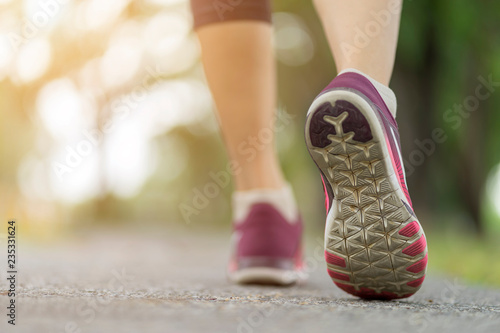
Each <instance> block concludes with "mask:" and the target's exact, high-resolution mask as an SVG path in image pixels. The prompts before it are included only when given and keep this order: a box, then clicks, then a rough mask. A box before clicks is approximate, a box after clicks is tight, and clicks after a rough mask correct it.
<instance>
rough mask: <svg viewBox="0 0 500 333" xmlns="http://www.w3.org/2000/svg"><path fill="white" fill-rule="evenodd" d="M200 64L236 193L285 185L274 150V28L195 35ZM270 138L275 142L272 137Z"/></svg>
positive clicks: (241, 27)
mask: <svg viewBox="0 0 500 333" xmlns="http://www.w3.org/2000/svg"><path fill="white" fill-rule="evenodd" d="M197 32H198V37H199V39H200V43H201V48H202V61H203V65H204V68H205V74H206V77H207V81H208V84H209V86H210V90H211V91H212V95H213V98H214V100H215V104H216V107H217V112H218V116H219V122H220V126H221V130H222V134H223V137H224V141H225V144H226V147H227V151H228V154H229V158H230V159H231V160H232V161H235V162H236V163H238V165H239V166H241V170H242V171H241V172H239V173H238V174H237V175H235V186H236V190H238V191H245V190H250V189H256V188H258V189H262V188H267V189H277V188H282V187H283V186H284V185H285V183H284V180H283V175H282V172H281V167H280V165H279V161H278V157H277V154H276V150H275V145H274V135H273V133H274V128H273V123H274V122H273V119H274V116H275V109H276V72H275V63H274V59H273V55H272V49H271V47H272V46H271V37H272V27H271V24H269V23H268V22H264V21H257V20H233V21H229V22H223V23H220V24H209V25H205V26H201V27H199V28H198V29H197ZM270 133H271V135H272V136H271V137H269V134H270Z"/></svg>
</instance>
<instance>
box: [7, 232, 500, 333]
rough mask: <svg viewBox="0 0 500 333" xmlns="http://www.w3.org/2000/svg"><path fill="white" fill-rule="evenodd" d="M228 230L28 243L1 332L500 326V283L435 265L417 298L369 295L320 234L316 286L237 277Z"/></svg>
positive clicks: (315, 247) (312, 266)
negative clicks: (450, 273) (472, 281)
mask: <svg viewBox="0 0 500 333" xmlns="http://www.w3.org/2000/svg"><path fill="white" fill-rule="evenodd" d="M227 238H228V237H227V235H221V234H214V233H199V234H197V235H188V234H187V233H185V232H175V233H174V232H170V233H169V232H167V231H159V232H155V233H154V234H153V235H149V236H146V235H137V234H136V235H134V234H132V233H130V232H126V233H124V232H109V231H108V232H104V231H100V232H98V233H97V232H96V233H95V234H85V235H81V236H80V237H78V238H67V239H66V240H65V241H64V242H57V243H52V244H51V245H49V244H45V245H43V246H42V245H41V244H34V243H30V244H27V243H28V242H27V241H26V242H24V243H23V242H21V244H20V251H21V254H20V258H19V259H20V267H19V285H18V297H17V319H16V323H17V324H16V326H15V327H13V326H11V325H8V324H7V317H6V315H5V314H6V311H7V309H6V306H7V301H8V298H7V296H6V283H5V281H6V276H5V265H3V264H2V266H0V267H1V270H2V271H1V272H0V277H1V281H2V282H1V284H0V304H1V307H0V318H1V319H0V320H1V321H0V332H2V333H3V332H29V333H45V332H48V333H60V332H81V333H84V332H103V333H104V332H105V333H112V332H162V333H163V332H242V333H243V332H244V333H251V332H369V333H377V332H440V333H442V332H467V333H472V332H500V290H492V289H490V290H488V289H485V288H478V287H471V286H466V285H465V284H463V282H461V281H459V280H456V279H454V278H443V277H440V276H437V275H433V274H432V272H430V277H429V278H428V279H427V280H426V282H425V284H424V286H423V288H422V290H421V291H420V292H419V293H418V294H417V295H415V296H413V297H412V298H410V299H408V300H404V301H391V302H380V301H362V300H359V299H356V298H354V297H351V296H349V295H347V294H345V293H343V292H341V291H339V290H338V289H336V287H334V285H333V284H332V283H331V281H330V280H329V277H328V275H327V274H326V273H325V264H324V262H323V260H322V255H321V251H320V250H321V246H320V245H319V244H320V241H319V240H314V239H312V240H310V241H309V242H308V252H307V262H308V266H309V271H310V279H309V282H308V283H307V284H305V285H302V286H296V287H291V288H277V287H262V286H251V287H242V286H234V285H230V284H228V283H226V280H225V276H224V268H225V264H226V260H227V253H226V248H227V247H228V240H227ZM4 245H5V242H4V243H3V244H2V248H3V246H4ZM2 260H3V259H2ZM431 260H432V257H431ZM2 309H3V310H2Z"/></svg>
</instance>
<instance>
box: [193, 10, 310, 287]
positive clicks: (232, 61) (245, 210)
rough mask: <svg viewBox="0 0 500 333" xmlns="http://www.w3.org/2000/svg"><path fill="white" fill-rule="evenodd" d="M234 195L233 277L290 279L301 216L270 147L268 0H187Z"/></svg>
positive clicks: (296, 263) (272, 95)
mask: <svg viewBox="0 0 500 333" xmlns="http://www.w3.org/2000/svg"><path fill="white" fill-rule="evenodd" d="M191 4H192V8H193V14H194V15H193V16H194V21H195V28H196V31H197V33H198V37H199V39H200V44H201V49H202V61H203V65H204V68H205V74H206V77H207V81H208V84H209V86H210V90H211V91H212V95H213V98H214V100H215V104H216V106H217V112H218V116H219V122H220V126H221V130H222V134H223V136H224V141H225V145H226V148H227V151H228V154H229V157H230V159H231V160H232V161H233V162H235V163H237V164H238V166H239V167H240V170H241V171H240V172H239V173H238V174H236V175H235V185H236V192H235V193H234V195H233V226H234V236H233V237H234V242H233V245H234V248H233V254H232V258H231V261H230V264H229V269H228V273H229V274H228V276H229V278H230V279H231V280H232V281H234V282H239V283H248V282H259V283H273V284H289V283H292V282H295V281H297V280H298V279H299V278H300V276H299V275H298V274H297V272H298V270H299V269H300V267H301V247H300V243H301V234H302V220H301V218H300V215H299V213H298V210H297V206H296V204H295V199H294V198H293V193H292V190H291V188H290V187H289V186H288V185H287V184H286V183H285V181H284V179H283V174H282V171H281V167H280V165H279V160H278V157H277V154H276V150H275V146H274V117H275V109H276V69H275V63H274V58H273V54H272V44H271V38H272V27H271V10H270V1H269V0H252V1H249V0H247V1H243V0H234V1H228V2H223V1H213V0H191Z"/></svg>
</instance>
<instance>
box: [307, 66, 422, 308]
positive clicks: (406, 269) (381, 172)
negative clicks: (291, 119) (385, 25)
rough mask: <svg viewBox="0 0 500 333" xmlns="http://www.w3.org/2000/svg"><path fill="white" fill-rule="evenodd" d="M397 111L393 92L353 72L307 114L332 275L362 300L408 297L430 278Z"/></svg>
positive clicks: (325, 92) (342, 77)
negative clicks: (320, 185)
mask: <svg viewBox="0 0 500 333" xmlns="http://www.w3.org/2000/svg"><path fill="white" fill-rule="evenodd" d="M388 105H389V107H388ZM395 109H396V99H395V96H394V93H393V92H392V90H390V89H389V88H388V87H385V86H383V85H382V84H380V83H378V82H377V81H375V80H373V79H371V78H369V77H368V76H366V75H364V74H363V73H361V72H359V71H356V70H352V69H350V70H346V71H344V72H342V73H340V75H338V76H337V77H336V78H335V79H334V80H333V81H332V82H331V83H330V84H329V85H328V86H327V87H326V88H325V89H324V90H323V91H322V92H321V93H320V94H319V96H318V97H316V99H315V100H314V102H313V104H312V105H311V107H310V109H309V111H308V114H307V120H306V128H305V137H306V144H307V147H308V149H309V153H310V155H311V157H312V158H313V160H314V162H315V163H316V165H317V166H318V168H319V170H320V173H321V178H322V181H323V187H324V190H325V196H326V200H325V205H326V210H327V214H328V215H327V220H326V228H325V258H326V262H327V269H328V274H329V275H330V277H331V278H332V280H333V282H334V283H335V284H336V285H337V286H338V287H340V288H341V289H342V290H344V291H346V292H348V293H350V294H352V295H355V296H359V297H362V298H372V299H395V298H405V297H409V296H411V295H413V294H414V293H415V292H416V291H417V290H418V289H419V288H420V286H421V285H422V282H423V281H424V278H425V273H426V267H427V244H426V240H425V235H424V231H423V230H422V227H421V225H420V223H419V222H418V219H417V217H416V216H415V213H414V212H413V208H412V203H411V200H410V195H409V193H408V189H407V186H406V180H405V174H404V167H403V163H402V159H401V149H400V142H399V133H398V126H397V124H396V120H395V119H394V116H395Z"/></svg>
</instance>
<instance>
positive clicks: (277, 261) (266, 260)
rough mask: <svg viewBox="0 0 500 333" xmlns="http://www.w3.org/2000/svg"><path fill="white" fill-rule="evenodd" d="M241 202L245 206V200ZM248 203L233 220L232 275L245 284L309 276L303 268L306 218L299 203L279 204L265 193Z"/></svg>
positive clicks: (277, 282) (284, 281)
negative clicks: (303, 227) (266, 196)
mask: <svg viewBox="0 0 500 333" xmlns="http://www.w3.org/2000/svg"><path fill="white" fill-rule="evenodd" d="M290 194H291V191H290ZM292 200H294V199H292ZM284 201H286V200H284ZM237 205H238V206H242V204H241V203H238V204H237ZM244 205H246V207H244V208H243V209H241V207H240V209H239V212H238V213H237V214H236V217H235V220H234V223H233V225H234V233H233V236H232V237H233V239H232V240H233V254H232V258H231V260H230V263H229V266H228V277H229V279H230V280H231V281H232V282H235V283H241V284H250V283H252V284H253V283H255V284H274V285H288V284H292V283H295V282H299V281H301V280H303V279H305V275H304V273H303V272H302V249H301V238H302V219H301V217H300V215H299V214H298V212H297V210H296V207H295V203H294V202H293V204H292V206H293V208H290V207H284V206H286V203H282V204H280V205H278V204H277V203H276V200H274V202H273V200H266V198H265V196H263V197H262V200H261V201H259V200H258V199H257V200H251V202H247V203H246V204H244ZM286 210H288V211H286ZM290 210H294V211H290ZM284 212H285V213H284ZM238 215H239V216H238Z"/></svg>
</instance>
